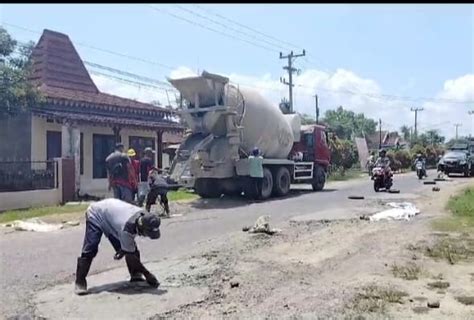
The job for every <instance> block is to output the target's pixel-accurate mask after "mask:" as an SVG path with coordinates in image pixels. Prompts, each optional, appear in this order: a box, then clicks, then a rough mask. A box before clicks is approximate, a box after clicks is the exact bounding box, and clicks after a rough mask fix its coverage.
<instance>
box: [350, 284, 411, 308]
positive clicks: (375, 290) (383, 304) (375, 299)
mask: <svg viewBox="0 0 474 320" xmlns="http://www.w3.org/2000/svg"><path fill="white" fill-rule="evenodd" d="M406 296H408V293H406V292H404V291H400V290H396V289H394V288H383V287H379V286H376V285H369V286H366V287H364V288H362V292H359V293H357V294H356V295H355V296H354V298H353V299H352V301H351V302H350V303H349V304H348V306H347V309H349V310H351V311H353V312H356V313H358V314H365V313H385V312H387V307H388V305H389V304H390V303H398V304H403V303H404V301H403V297H406Z"/></svg>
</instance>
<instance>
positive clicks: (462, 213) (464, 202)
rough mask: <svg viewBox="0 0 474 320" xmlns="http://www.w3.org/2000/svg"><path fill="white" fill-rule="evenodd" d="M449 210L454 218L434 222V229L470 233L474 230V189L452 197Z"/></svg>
mask: <svg viewBox="0 0 474 320" xmlns="http://www.w3.org/2000/svg"><path fill="white" fill-rule="evenodd" d="M446 207H447V209H448V210H449V211H450V212H451V213H452V216H450V217H447V218H442V219H437V220H435V221H433V223H432V226H433V228H434V229H436V230H439V231H444V232H469V231H473V230H474V187H469V188H467V189H465V190H464V191H463V192H461V193H460V194H459V195H456V196H454V197H451V198H450V199H449V201H448V204H447V206H446Z"/></svg>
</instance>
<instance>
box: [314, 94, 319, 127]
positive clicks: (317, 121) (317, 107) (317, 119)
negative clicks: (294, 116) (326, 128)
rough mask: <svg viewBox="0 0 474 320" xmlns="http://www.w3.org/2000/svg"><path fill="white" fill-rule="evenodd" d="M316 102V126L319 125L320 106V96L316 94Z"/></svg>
mask: <svg viewBox="0 0 474 320" xmlns="http://www.w3.org/2000/svg"><path fill="white" fill-rule="evenodd" d="M314 102H315V105H316V124H318V123H319V106H318V95H317V94H315V95H314Z"/></svg>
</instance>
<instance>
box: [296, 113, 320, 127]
mask: <svg viewBox="0 0 474 320" xmlns="http://www.w3.org/2000/svg"><path fill="white" fill-rule="evenodd" d="M298 114H299V116H300V118H301V124H302V125H307V124H315V123H316V120H315V119H314V118H313V117H311V116H310V115H309V114H306V113H298Z"/></svg>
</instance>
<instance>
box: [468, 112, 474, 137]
mask: <svg viewBox="0 0 474 320" xmlns="http://www.w3.org/2000/svg"><path fill="white" fill-rule="evenodd" d="M467 114H468V115H470V116H471V137H474V123H473V121H472V119H473V117H472V116H474V110H469V111H468V112H467Z"/></svg>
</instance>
